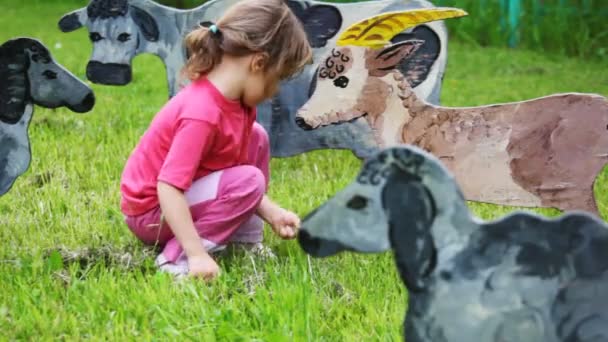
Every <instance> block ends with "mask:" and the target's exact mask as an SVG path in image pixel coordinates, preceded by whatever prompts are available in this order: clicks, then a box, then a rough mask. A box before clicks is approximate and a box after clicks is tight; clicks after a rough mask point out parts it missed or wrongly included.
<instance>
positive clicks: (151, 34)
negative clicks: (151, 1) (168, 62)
mask: <svg viewBox="0 0 608 342" xmlns="http://www.w3.org/2000/svg"><path fill="white" fill-rule="evenodd" d="M129 12H131V18H133V21H134V22H135V24H136V25H137V26H138V27H139V29H140V30H141V33H142V34H143V35H144V38H146V40H148V41H151V42H155V41H157V40H158V37H159V31H158V24H157V23H156V20H155V19H154V18H153V17H152V16H151V15H150V14H149V13H148V12H146V11H144V10H143V9H141V8H138V7H135V6H131V7H130V8H129Z"/></svg>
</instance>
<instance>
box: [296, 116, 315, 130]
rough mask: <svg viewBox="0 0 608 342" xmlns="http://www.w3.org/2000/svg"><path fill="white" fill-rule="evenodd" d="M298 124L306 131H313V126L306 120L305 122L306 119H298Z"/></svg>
mask: <svg viewBox="0 0 608 342" xmlns="http://www.w3.org/2000/svg"><path fill="white" fill-rule="evenodd" d="M296 124H297V125H298V126H299V127H300V128H301V129H304V130H307V131H310V130H311V129H312V126H311V125H309V124H307V123H306V120H304V118H301V117H296Z"/></svg>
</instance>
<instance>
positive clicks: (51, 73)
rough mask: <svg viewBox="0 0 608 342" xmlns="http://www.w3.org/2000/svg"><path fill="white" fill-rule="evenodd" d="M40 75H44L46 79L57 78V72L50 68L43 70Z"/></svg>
mask: <svg viewBox="0 0 608 342" xmlns="http://www.w3.org/2000/svg"><path fill="white" fill-rule="evenodd" d="M42 76H44V77H45V78H46V79H47V80H54V79H57V73H56V72H54V71H52V70H45V71H44V72H43V73H42Z"/></svg>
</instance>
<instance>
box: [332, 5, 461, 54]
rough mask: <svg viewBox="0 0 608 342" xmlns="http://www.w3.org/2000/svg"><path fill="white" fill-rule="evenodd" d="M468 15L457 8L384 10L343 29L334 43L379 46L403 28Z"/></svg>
mask: <svg viewBox="0 0 608 342" xmlns="http://www.w3.org/2000/svg"><path fill="white" fill-rule="evenodd" d="M465 15H468V13H467V12H465V11H463V10H461V9H458V8H449V7H437V8H420V9H415V10H408V11H399V12H386V13H382V14H378V15H376V16H373V17H371V18H367V19H364V20H362V21H360V22H358V23H355V24H353V25H351V26H350V27H348V28H347V29H346V30H344V31H343V32H342V33H341V34H340V37H338V41H337V42H336V44H337V45H338V46H345V45H351V46H352V45H356V46H365V47H371V48H381V47H383V46H385V45H387V44H389V43H390V40H391V39H392V38H393V37H394V36H396V35H397V34H399V33H401V32H403V31H404V30H406V29H408V28H410V27H414V26H417V25H420V24H423V23H428V22H430V21H435V20H442V19H449V18H457V17H463V16H465Z"/></svg>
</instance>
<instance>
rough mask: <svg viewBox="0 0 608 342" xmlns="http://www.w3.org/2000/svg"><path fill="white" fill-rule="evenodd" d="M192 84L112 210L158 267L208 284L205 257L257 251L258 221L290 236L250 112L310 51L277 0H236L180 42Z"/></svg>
mask: <svg viewBox="0 0 608 342" xmlns="http://www.w3.org/2000/svg"><path fill="white" fill-rule="evenodd" d="M186 47H187V49H188V52H189V56H190V57H189V59H188V61H187V63H186V65H185V67H184V72H185V74H186V75H187V76H188V78H189V79H190V80H191V83H190V84H188V85H187V86H185V87H184V88H183V89H181V90H180V92H178V93H177V94H176V95H175V96H174V97H173V98H172V99H170V100H169V102H168V103H167V104H165V106H164V107H163V108H162V109H161V110H160V112H158V114H157V115H156V116H155V117H154V119H153V120H152V122H151V124H150V126H149V128H148V130H147V131H146V132H145V133H144V135H143V136H142V137H141V140H140V141H139V143H138V144H137V146H136V147H135V149H134V150H133V152H132V153H131V155H130V156H129V159H128V160H127V163H126V165H125V168H124V171H123V174H122V179H121V186H120V189H121V210H122V212H123V213H124V214H125V216H126V223H127V225H128V226H129V228H130V229H131V231H132V232H133V233H134V234H135V236H136V237H137V238H139V239H140V240H141V241H143V242H144V243H146V244H151V245H153V244H157V245H160V246H162V247H163V250H162V252H161V253H160V254H159V256H158V258H157V260H156V262H157V265H158V266H159V267H160V268H161V269H163V270H165V271H169V272H172V273H176V274H187V273H189V274H190V275H192V276H200V277H203V278H205V279H212V278H214V277H215V276H217V275H218V272H219V268H218V265H217V264H216V262H215V261H214V260H213V258H211V256H210V255H209V253H210V252H213V251H216V250H219V249H222V248H224V247H225V246H226V245H227V244H228V243H235V242H238V243H248V244H253V245H259V244H261V241H262V233H263V231H262V230H263V222H262V221H261V220H260V217H261V218H262V219H263V220H265V221H266V222H268V223H269V224H270V225H271V227H272V229H273V231H274V232H275V233H276V234H278V235H279V236H280V237H281V238H284V239H291V238H294V237H295V234H296V230H297V228H298V227H299V224H300V219H299V218H298V216H297V215H296V214H294V213H292V212H290V211H288V210H285V209H282V208H281V207H280V206H278V205H277V204H275V203H274V202H273V201H272V200H270V199H269V198H268V196H266V195H265V193H266V190H267V187H268V180H269V160H270V148H269V141H268V136H267V134H266V132H265V131H264V129H263V128H262V127H261V126H260V125H259V124H257V123H256V106H257V105H258V104H259V103H261V102H262V101H264V100H266V99H268V98H270V97H272V96H273V95H274V94H275V92H276V91H277V90H278V87H279V82H280V81H281V80H284V79H286V78H289V77H291V76H293V75H294V74H296V73H298V72H299V71H301V70H302V69H303V67H304V66H305V65H306V64H307V63H308V62H309V61H310V59H311V58H312V49H311V47H310V45H309V43H308V40H307V38H306V33H305V31H304V30H303V28H302V26H301V24H300V22H299V21H298V19H297V18H296V17H295V15H294V14H293V13H292V12H291V11H290V10H289V8H288V7H287V5H286V4H285V3H284V1H283V0H244V1H241V2H239V3H237V4H235V5H234V6H232V7H231V8H229V9H228V10H227V11H226V12H225V14H224V15H223V17H222V18H221V19H220V20H219V21H218V22H217V23H216V24H214V25H211V26H210V27H209V28H206V27H200V28H197V29H196V30H194V31H192V32H191V33H190V34H188V36H187V37H186Z"/></svg>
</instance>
